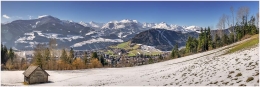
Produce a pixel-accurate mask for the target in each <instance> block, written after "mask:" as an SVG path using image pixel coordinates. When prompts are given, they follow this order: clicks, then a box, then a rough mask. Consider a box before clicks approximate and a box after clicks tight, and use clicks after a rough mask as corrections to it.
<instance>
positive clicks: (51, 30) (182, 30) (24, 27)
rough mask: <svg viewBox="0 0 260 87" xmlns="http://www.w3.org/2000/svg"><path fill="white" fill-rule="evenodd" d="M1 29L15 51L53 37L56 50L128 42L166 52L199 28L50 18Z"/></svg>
mask: <svg viewBox="0 0 260 87" xmlns="http://www.w3.org/2000/svg"><path fill="white" fill-rule="evenodd" d="M1 27H2V29H1V35H2V43H3V44H4V45H6V46H7V47H13V48H14V49H17V50H32V49H33V47H34V46H35V45H36V44H39V43H41V44H47V43H48V42H49V40H50V38H55V39H56V41H57V47H58V48H68V47H73V48H74V49H75V50H97V49H104V48H106V47H108V46H110V45H115V44H118V43H122V42H127V41H130V42H131V43H137V44H143V45H147V46H155V48H157V49H160V50H163V51H169V50H171V49H172V48H173V45H174V44H176V43H178V45H179V47H181V46H185V42H186V40H187V38H188V36H192V37H198V35H199V33H200V32H199V31H200V29H201V27H198V26H178V25H173V24H170V25H169V24H167V23H165V22H161V23H140V22H138V21H137V20H129V19H124V20H121V21H110V22H108V23H97V22H93V21H91V22H89V23H86V22H83V21H81V22H78V23H77V22H73V21H68V20H60V19H58V18H56V17H53V16H50V15H45V16H42V17H39V18H38V19H31V20H15V21H12V22H10V23H5V24H3V23H2V24H1Z"/></svg>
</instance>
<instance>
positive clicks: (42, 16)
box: [38, 15, 50, 18]
mask: <svg viewBox="0 0 260 87" xmlns="http://www.w3.org/2000/svg"><path fill="white" fill-rule="evenodd" d="M48 16H50V15H41V16H38V18H44V17H48Z"/></svg>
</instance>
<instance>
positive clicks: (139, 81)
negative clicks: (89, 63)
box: [1, 40, 259, 86]
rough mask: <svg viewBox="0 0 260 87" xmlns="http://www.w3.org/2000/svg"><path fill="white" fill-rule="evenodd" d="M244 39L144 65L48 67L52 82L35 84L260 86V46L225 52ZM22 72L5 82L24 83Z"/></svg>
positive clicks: (9, 73) (5, 78) (11, 74)
mask: <svg viewBox="0 0 260 87" xmlns="http://www.w3.org/2000/svg"><path fill="white" fill-rule="evenodd" d="M245 41H247V40H244V41H241V42H245ZM241 42H237V43H234V44H232V45H228V46H225V47H222V48H219V49H215V50H211V51H207V52H203V53H199V54H194V55H190V56H186V57H182V58H178V59H173V60H169V61H165V62H160V63H155V64H149V65H143V66H136V67H125V68H99V69H85V70H63V71H58V70H55V71H52V70H51V71H50V70H47V72H48V73H49V74H50V77H49V81H50V83H44V84H33V86H48V85H55V86H100V85H101V86H102V85H105V86H144V85H145V86H147V85H151V86H166V85H167V86H168V85H172V86H176V85H177V86H180V85H182V86H190V85H196V86H239V85H244V86H245V85H246V86H259V53H258V52H259V47H258V46H259V45H257V46H254V47H251V48H247V49H243V50H240V51H237V52H234V53H231V54H226V55H224V53H226V52H227V51H228V50H229V49H230V48H231V47H232V46H234V45H236V44H239V43H241ZM22 73H23V71H1V75H2V77H1V85H23V84H22V82H23V74H22Z"/></svg>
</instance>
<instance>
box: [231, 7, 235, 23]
mask: <svg viewBox="0 0 260 87" xmlns="http://www.w3.org/2000/svg"><path fill="white" fill-rule="evenodd" d="M230 11H231V13H232V20H233V22H232V23H233V24H232V26H234V25H235V23H234V8H233V6H231V7H230Z"/></svg>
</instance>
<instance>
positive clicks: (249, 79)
mask: <svg viewBox="0 0 260 87" xmlns="http://www.w3.org/2000/svg"><path fill="white" fill-rule="evenodd" d="M252 80H254V78H253V77H248V78H247V80H246V82H250V81H252Z"/></svg>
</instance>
